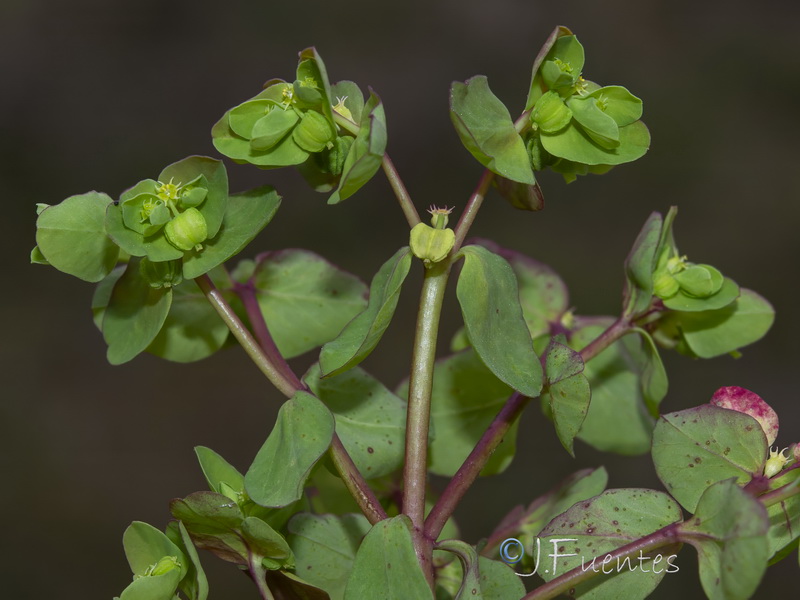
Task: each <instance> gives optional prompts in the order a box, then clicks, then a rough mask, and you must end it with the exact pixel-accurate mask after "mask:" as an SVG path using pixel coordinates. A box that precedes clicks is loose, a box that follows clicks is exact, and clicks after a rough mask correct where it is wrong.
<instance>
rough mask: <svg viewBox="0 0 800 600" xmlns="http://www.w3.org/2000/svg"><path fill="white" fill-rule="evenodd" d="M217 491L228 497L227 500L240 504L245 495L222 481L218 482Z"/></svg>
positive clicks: (242, 502) (243, 500)
mask: <svg viewBox="0 0 800 600" xmlns="http://www.w3.org/2000/svg"><path fill="white" fill-rule="evenodd" d="M219 493H220V494H222V495H223V496H225V497H226V498H228V499H229V500H233V501H234V502H236V504H238V505H239V506H241V505H242V504H244V502H245V496H244V494H243V493H242V492H237V491H236V490H235V489H233V488H232V487H231V486H229V485H228V484H227V483H225V482H224V481H220V482H219Z"/></svg>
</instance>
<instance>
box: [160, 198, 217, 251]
mask: <svg viewBox="0 0 800 600" xmlns="http://www.w3.org/2000/svg"><path fill="white" fill-rule="evenodd" d="M164 233H166V235H167V240H168V241H169V243H170V244H172V245H173V246H175V247H176V248H177V249H178V250H184V251H188V250H191V249H192V248H195V249H196V250H201V249H202V247H201V246H200V243H201V242H204V241H205V240H206V238H207V237H208V226H207V225H206V220H205V217H203V213H201V212H200V211H199V210H197V209H196V208H189V209H187V210H186V211H184V212H182V213H181V214H179V215H178V216H177V217H175V218H174V219H172V220H171V221H170V222H169V223H167V226H166V227H165V228H164Z"/></svg>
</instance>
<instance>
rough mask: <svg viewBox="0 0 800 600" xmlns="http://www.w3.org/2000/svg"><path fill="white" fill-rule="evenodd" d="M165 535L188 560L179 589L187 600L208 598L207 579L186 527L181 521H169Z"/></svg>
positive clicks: (204, 599)
mask: <svg viewBox="0 0 800 600" xmlns="http://www.w3.org/2000/svg"><path fill="white" fill-rule="evenodd" d="M166 534H167V537H168V538H169V539H170V541H172V543H173V544H175V545H176V546H178V548H180V549H181V551H182V552H183V554H184V556H186V557H187V558H188V559H189V563H188V565H187V567H188V572H187V574H186V577H184V578H183V580H182V581H181V583H180V589H181V590H182V591H183V592H184V593H185V594H186V595H187V596H188V597H189V600H206V599H207V598H208V579H207V578H206V574H205V571H203V566H202V565H201V564H200V557H199V556H198V555H197V550H196V549H195V547H194V543H193V542H192V538H191V537H190V536H189V532H188V531H187V530H186V526H185V525H184V524H183V523H182V522H181V521H170V522H169V524H168V525H167V530H166Z"/></svg>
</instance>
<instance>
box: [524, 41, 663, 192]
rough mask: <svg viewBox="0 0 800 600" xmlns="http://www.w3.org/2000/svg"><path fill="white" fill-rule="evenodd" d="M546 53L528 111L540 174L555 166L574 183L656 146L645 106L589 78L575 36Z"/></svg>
mask: <svg viewBox="0 0 800 600" xmlns="http://www.w3.org/2000/svg"><path fill="white" fill-rule="evenodd" d="M560 33H566V32H565V31H562V32H560ZM546 51H547V54H546V55H545V56H544V60H543V61H542V62H541V66H540V67H539V70H538V72H536V73H535V74H534V77H533V82H532V84H531V91H530V94H529V96H528V103H527V106H526V109H527V110H530V131H529V132H528V133H527V134H526V135H525V144H526V147H527V148H528V151H529V153H530V156H531V162H532V164H533V168H534V170H536V171H541V170H543V169H545V168H548V167H549V168H551V169H552V170H554V171H556V172H558V173H561V174H563V175H564V178H565V179H566V180H567V181H572V180H574V179H575V178H576V177H577V176H578V175H586V174H587V173H605V172H607V171H608V170H609V169H610V168H611V167H613V166H614V165H619V164H622V163H626V162H631V161H634V160H636V159H638V158H641V157H642V156H643V155H644V153H645V152H647V149H648V147H649V146H650V134H649V132H648V131H647V127H645V125H644V123H642V122H641V121H640V120H639V119H640V118H641V116H642V101H641V100H640V99H639V98H637V97H636V96H634V95H633V94H631V93H630V92H629V91H628V90H627V89H625V88H624V87H621V86H617V85H612V86H605V87H601V86H600V85H598V84H597V83H594V82H593V81H589V80H587V79H584V78H583V76H582V75H581V73H582V71H583V65H584V51H583V46H582V45H581V44H580V42H579V41H578V38H576V37H575V36H574V35H560V36H558V37H557V38H556V39H555V40H554V41H553V44H552V47H550V48H549V49H547V50H546Z"/></svg>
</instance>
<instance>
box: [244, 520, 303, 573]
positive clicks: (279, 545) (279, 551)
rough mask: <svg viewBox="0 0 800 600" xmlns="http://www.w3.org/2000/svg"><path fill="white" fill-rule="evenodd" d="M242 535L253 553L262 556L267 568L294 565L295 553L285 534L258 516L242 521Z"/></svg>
mask: <svg viewBox="0 0 800 600" xmlns="http://www.w3.org/2000/svg"><path fill="white" fill-rule="evenodd" d="M241 527H242V537H243V538H244V540H245V542H247V547H248V549H249V550H250V552H251V553H254V554H257V555H258V556H259V557H261V562H262V564H263V565H264V566H265V567H266V568H267V569H279V568H281V567H283V566H289V567H292V566H294V564H295V562H294V555H293V554H292V549H291V548H290V547H289V544H288V543H287V542H286V540H285V539H284V538H283V536H282V535H281V534H280V533H278V532H277V531H275V530H274V529H273V528H272V527H270V526H269V525H268V524H267V523H266V522H264V521H262V520H261V519H259V518H258V517H247V518H245V520H244V521H242V526H241Z"/></svg>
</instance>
